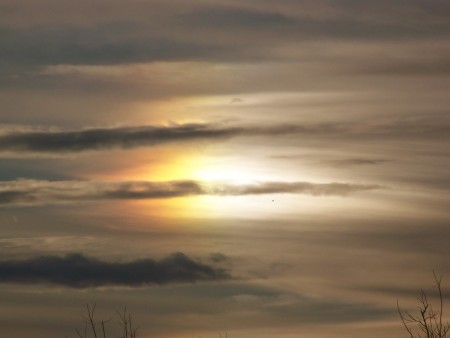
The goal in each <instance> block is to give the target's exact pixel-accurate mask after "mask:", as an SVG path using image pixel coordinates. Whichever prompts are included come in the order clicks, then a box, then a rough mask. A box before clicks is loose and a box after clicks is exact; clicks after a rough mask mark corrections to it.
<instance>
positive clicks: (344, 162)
mask: <svg viewBox="0 0 450 338" xmlns="http://www.w3.org/2000/svg"><path fill="white" fill-rule="evenodd" d="M327 162H328V163H330V164H332V165H335V166H338V167H353V166H362V165H378V164H383V163H386V162H389V160H387V159H382V158H374V159H371V158H346V159H341V160H331V161H327Z"/></svg>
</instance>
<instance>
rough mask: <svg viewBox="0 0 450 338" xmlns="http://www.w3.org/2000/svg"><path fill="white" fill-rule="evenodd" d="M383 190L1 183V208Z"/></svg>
mask: <svg viewBox="0 0 450 338" xmlns="http://www.w3.org/2000/svg"><path fill="white" fill-rule="evenodd" d="M378 188H381V187H380V186H377V185H370V184H366V185H364V184H350V183H335V182H333V183H309V182H261V183H255V184H247V185H230V184H223V183H208V184H204V183H203V184H202V183H201V182H196V181H169V182H120V183H116V182H89V181H53V182H51V181H38V180H18V181H8V182H1V183H0V205H3V206H8V205H12V206H14V205H36V204H55V203H64V202H77V201H80V202H81V201H96V200H119V199H122V200H127V199H128V200H138V199H162V198H173V197H182V196H194V195H218V196H240V195H262V194H280V193H291V194H307V195H313V196H345V195H349V194H351V193H355V192H359V191H366V190H373V189H378Z"/></svg>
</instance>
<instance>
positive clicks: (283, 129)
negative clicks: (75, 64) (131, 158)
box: [0, 116, 450, 153]
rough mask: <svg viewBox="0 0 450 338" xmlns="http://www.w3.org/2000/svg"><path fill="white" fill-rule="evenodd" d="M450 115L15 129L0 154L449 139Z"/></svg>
mask: <svg viewBox="0 0 450 338" xmlns="http://www.w3.org/2000/svg"><path fill="white" fill-rule="evenodd" d="M449 128H450V119H449V118H448V117H445V116H436V118H435V119H434V120H431V121H430V120H427V121H425V120H423V119H413V120H390V121H380V122H371V123H365V122H360V123H335V124H333V123H326V124H325V123H322V124H313V125H295V124H292V125H278V126H277V125H275V126H271V127H267V126H246V127H242V126H236V127H235V126H220V125H214V124H184V125H175V126H171V127H161V126H137V127H121V128H97V129H86V130H79V131H59V132H56V131H48V132H45V131H44V132H41V131H38V132H34V131H31V132H30V131H24V132H17V131H16V132H12V133H6V134H3V135H1V134H0V152H25V153H27V152H29V153H73V152H81V151H89V150H104V149H111V148H123V149H126V148H134V147H142V146H155V145H159V144H164V143H168V142H184V141H190V140H217V139H224V138H231V137H237V136H281V135H306V136H320V137H329V136H334V137H341V138H345V137H359V138H364V137H380V136H381V137H390V138H403V137H414V138H416V139H417V138H418V137H425V138H428V137H446V138H448V137H450V133H449V132H448V130H449Z"/></svg>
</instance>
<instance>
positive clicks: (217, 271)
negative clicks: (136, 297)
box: [0, 253, 231, 289]
mask: <svg viewBox="0 0 450 338" xmlns="http://www.w3.org/2000/svg"><path fill="white" fill-rule="evenodd" d="M230 278H231V277H230V275H229V274H228V273H227V272H226V271H225V270H223V269H221V268H215V267H213V266H210V265H206V264H203V263H200V262H197V261H195V260H193V259H192V258H190V257H188V256H186V255H184V254H183V253H175V254H172V255H170V256H168V257H165V258H163V259H161V260H154V259H140V260H135V261H131V262H123V263H121V262H120V263H119V262H104V261H101V260H98V259H96V258H92V257H87V256H84V255H82V254H79V253H75V254H68V255H66V256H64V257H59V256H41V257H35V258H30V259H27V260H4V261H0V282H2V283H6V282H8V283H20V284H38V283H51V284H57V285H62V286H65V287H70V288H78V289H82V288H88V287H99V286H108V285H121V286H133V287H138V286H143V285H151V284H156V285H163V284H169V283H194V282H199V281H220V280H227V279H230Z"/></svg>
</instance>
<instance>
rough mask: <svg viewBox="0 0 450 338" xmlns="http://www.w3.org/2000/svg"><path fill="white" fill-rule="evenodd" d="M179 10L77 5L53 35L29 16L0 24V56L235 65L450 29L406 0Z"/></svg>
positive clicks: (436, 9) (427, 7)
mask: <svg viewBox="0 0 450 338" xmlns="http://www.w3.org/2000/svg"><path fill="white" fill-rule="evenodd" d="M64 3H65V2H64V1H62V2H61V3H60V4H58V3H51V4H50V3H49V4H47V6H48V8H51V9H53V11H55V12H59V11H64V10H67V7H68V5H67V4H64ZM178 5H179V6H180V8H181V9H178V10H174V8H176V7H177V6H176V5H172V6H171V7H170V11H169V10H168V8H167V7H165V6H164V5H159V6H158V5H153V6H152V4H146V3H144V4H142V3H141V4H139V3H138V4H135V6H136V7H134V8H135V10H134V11H133V10H131V11H127V12H123V11H120V9H121V8H122V7H121V6H117V4H114V3H111V5H109V6H108V5H106V6H104V8H103V9H104V10H105V11H107V12H108V13H110V14H113V18H114V15H115V16H116V17H115V18H114V19H111V18H109V20H108V19H106V18H103V19H104V20H99V21H100V23H97V22H95V19H94V18H92V17H90V15H86V13H85V10H86V9H85V7H84V6H83V5H79V6H73V8H71V9H70V10H71V11H72V13H73V17H72V18H71V20H69V23H68V24H64V23H62V22H58V23H57V25H58V26H57V27H58V30H57V31H56V30H55V29H54V28H55V22H53V20H54V19H52V18H51V17H50V16H47V17H41V21H40V22H36V23H34V24H33V22H34V18H29V20H28V21H29V22H31V24H27V25H25V24H22V25H18V27H15V23H14V22H10V23H9V25H5V26H3V27H0V43H1V45H2V46H3V48H2V54H1V55H2V57H1V59H2V60H3V62H4V63H6V64H8V63H16V64H17V63H18V64H22V65H38V66H39V65H40V66H42V65H54V64H123V63H133V62H151V61H161V60H204V61H218V60H222V61H223V60H228V61H230V60H231V61H242V60H255V58H258V59H261V58H264V57H265V56H266V57H267V53H261V51H262V50H266V51H267V48H264V46H269V45H270V47H271V48H272V47H273V46H274V45H280V44H282V43H298V41H299V39H301V40H316V39H318V38H326V39H398V38H410V37H411V36H414V37H416V38H417V37H422V38H424V37H431V38H436V37H442V36H448V32H449V31H450V30H449V27H450V22H449V20H448V19H446V17H445V15H444V13H447V14H448V13H450V9H449V6H448V4H446V3H445V2H443V1H426V2H424V1H411V2H409V3H408V5H407V6H402V5H399V4H395V3H392V2H384V1H383V2H382V4H381V5H373V4H372V3H371V2H369V1H360V2H358V4H355V3H354V2H348V3H347V2H339V4H336V3H335V2H330V1H317V2H316V3H315V4H313V3H305V4H303V5H297V6H296V5H295V4H284V5H283V4H282V5H281V6H277V7H274V6H273V5H272V6H271V5H268V4H267V3H266V4H265V6H263V5H261V6H258V7H255V6H254V5H250V3H249V4H247V5H244V6H242V5H241V6H238V5H228V6H226V5H224V4H218V5H215V6H214V5H212V4H208V5H200V4H197V5H191V6H190V8H186V5H183V4H181V3H179V4H178ZM18 6H19V5H16V6H14V5H13V4H9V6H7V7H6V8H4V10H5V13H9V15H10V16H12V17H15V16H17V20H16V21H19V22H20V21H22V20H23V18H22V17H23V16H25V17H26V16H28V15H27V14H28V13H23V9H21V8H25V7H24V6H23V5H21V7H18ZM69 6H70V5H69ZM183 7H184V8H183ZM155 8H158V9H164V8H165V11H166V15H159V16H158V17H155V14H154V12H155ZM53 11H50V12H53ZM162 12H164V11H162ZM167 12H170V14H168V13H167ZM390 12H392V13H395V14H392V13H390ZM143 13H146V14H147V15H143ZM324 13H326V14H324ZM21 14H22V15H21ZM118 18H120V20H119V19H118ZM393 18H395V20H393ZM399 18H402V20H398V19H399ZM10 20H11V19H8V21H10ZM5 21H6V19H5ZM11 21H12V20H11ZM24 26H25V27H24ZM166 27H171V29H170V31H168V30H167V29H166ZM186 32H188V33H186ZM231 37H232V38H231ZM248 41H253V43H248Z"/></svg>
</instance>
